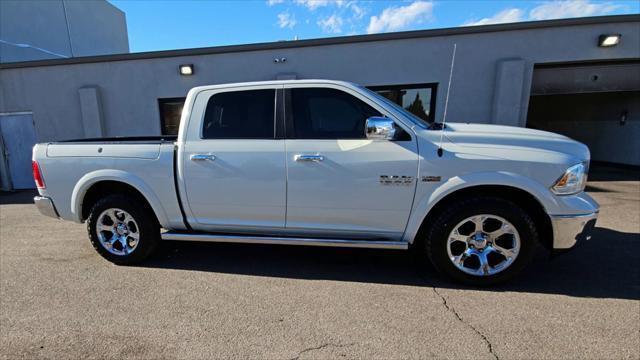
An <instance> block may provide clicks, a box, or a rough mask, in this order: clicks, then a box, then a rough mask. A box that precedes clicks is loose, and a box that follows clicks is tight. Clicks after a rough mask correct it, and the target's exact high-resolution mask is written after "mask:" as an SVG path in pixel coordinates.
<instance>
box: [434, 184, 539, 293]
mask: <svg viewBox="0 0 640 360" xmlns="http://www.w3.org/2000/svg"><path fill="white" fill-rule="evenodd" d="M480 214H488V215H495V216H499V217H501V218H503V219H505V220H507V221H508V222H510V223H511V224H512V225H513V226H514V227H515V228H516V230H517V232H518V234H519V236H520V251H519V253H518V255H517V257H516V258H515V260H513V262H512V263H511V264H510V265H509V266H508V267H507V268H505V269H504V270H502V271H500V272H498V273H495V274H492V275H482V276H479V275H472V274H468V273H465V272H464V271H462V270H460V269H459V268H458V267H457V266H456V265H454V264H453V262H452V261H451V260H450V259H449V255H448V253H447V242H448V238H449V234H450V233H451V232H452V231H453V229H454V227H456V226H457V225H458V224H459V223H460V222H462V221H464V220H465V219H467V218H469V217H472V216H474V215H480ZM537 244H538V231H537V229H536V226H535V223H534V222H533V219H532V218H531V216H529V214H527V212H526V211H525V210H524V209H522V208H521V207H520V206H518V205H516V204H515V203H513V202H511V201H509V200H505V199H502V198H498V197H490V196H477V197H472V198H469V199H465V200H461V201H457V202H454V203H452V204H449V206H447V208H446V209H445V210H444V211H443V212H442V213H440V214H439V215H437V216H436V217H435V219H434V221H433V222H432V223H431V225H430V226H429V227H428V229H427V231H426V239H425V241H424V246H425V249H424V250H425V251H426V253H427V256H428V257H429V259H430V260H431V262H432V264H433V266H434V267H435V268H436V269H437V270H438V271H440V272H442V273H444V274H446V275H447V276H449V277H450V278H452V279H453V280H455V281H458V282H461V283H464V284H468V285H475V286H484V285H494V284H498V283H503V282H505V281H508V280H510V279H512V278H513V277H514V276H516V275H517V274H518V273H519V272H520V271H522V269H524V268H525V267H526V266H527V265H528V264H529V263H530V262H531V259H532V258H533V256H534V254H535V250H536V248H537Z"/></svg>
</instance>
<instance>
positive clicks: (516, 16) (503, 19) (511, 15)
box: [463, 8, 524, 26]
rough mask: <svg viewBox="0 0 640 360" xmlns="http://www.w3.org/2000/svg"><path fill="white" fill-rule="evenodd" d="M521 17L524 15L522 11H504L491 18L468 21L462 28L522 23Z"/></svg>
mask: <svg viewBox="0 0 640 360" xmlns="http://www.w3.org/2000/svg"><path fill="white" fill-rule="evenodd" d="M522 15H524V11H522V10H521V9H518V8H512V9H504V10H502V11H500V12H499V13H497V14H495V15H493V16H492V17H488V18H484V19H480V20H477V21H473V20H472V21H469V22H466V23H464V24H463V25H464V26H473V25H488V24H499V23H510V22H518V21H522Z"/></svg>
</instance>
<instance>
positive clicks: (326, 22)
mask: <svg viewBox="0 0 640 360" xmlns="http://www.w3.org/2000/svg"><path fill="white" fill-rule="evenodd" d="M342 24H343V20H342V18H341V17H340V16H338V15H336V14H333V15H331V16H329V17H328V18H324V19H320V20H318V26H320V28H321V29H322V31H324V32H326V33H331V34H338V33H341V32H342Z"/></svg>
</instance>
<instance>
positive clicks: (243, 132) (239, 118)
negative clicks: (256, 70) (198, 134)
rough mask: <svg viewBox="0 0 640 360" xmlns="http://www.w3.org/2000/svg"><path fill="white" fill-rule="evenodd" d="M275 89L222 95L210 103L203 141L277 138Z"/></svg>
mask: <svg viewBox="0 0 640 360" xmlns="http://www.w3.org/2000/svg"><path fill="white" fill-rule="evenodd" d="M274 107H275V90H274V89H266V90H246V91H231V92H224V93H219V94H215V95H213V96H211V98H210V99H209V102H208V103H207V110H206V112H205V115H204V122H203V128H202V138H203V139H273V138H274V129H275V127H274V118H275V115H274Z"/></svg>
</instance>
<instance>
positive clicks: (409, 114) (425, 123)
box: [360, 86, 431, 129]
mask: <svg viewBox="0 0 640 360" xmlns="http://www.w3.org/2000/svg"><path fill="white" fill-rule="evenodd" d="M360 89H362V90H364V91H365V92H366V93H367V94H369V95H371V96H373V97H374V98H376V99H377V100H380V101H382V102H384V103H385V104H387V105H389V106H391V107H392V108H393V109H394V110H396V111H397V112H399V113H401V114H402V115H404V116H405V117H407V118H409V120H411V121H412V122H414V123H416V124H417V125H418V126H420V127H423V128H425V129H428V128H430V127H431V124H430V123H429V122H428V121H426V120H424V119H422V118H420V117H418V116H416V115H415V114H413V113H412V112H410V111H408V110H407V109H405V108H403V107H402V106H400V105H398V104H396V103H395V102H393V101H391V100H389V99H387V98H386V97H384V96H382V95H380V94H378V93H377V92H375V91H372V90H369V89H367V88H366V87H364V86H360Z"/></svg>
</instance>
